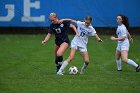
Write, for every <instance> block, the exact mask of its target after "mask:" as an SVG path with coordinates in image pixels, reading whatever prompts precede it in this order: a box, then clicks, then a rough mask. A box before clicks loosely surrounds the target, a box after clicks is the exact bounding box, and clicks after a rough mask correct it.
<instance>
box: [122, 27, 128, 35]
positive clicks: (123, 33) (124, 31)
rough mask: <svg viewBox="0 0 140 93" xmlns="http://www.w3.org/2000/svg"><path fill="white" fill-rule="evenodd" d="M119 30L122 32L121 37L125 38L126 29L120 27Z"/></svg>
mask: <svg viewBox="0 0 140 93" xmlns="http://www.w3.org/2000/svg"><path fill="white" fill-rule="evenodd" d="M121 30H122V31H121V37H127V29H126V27H125V26H124V27H122V29H121Z"/></svg>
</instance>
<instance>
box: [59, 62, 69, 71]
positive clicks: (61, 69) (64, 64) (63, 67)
mask: <svg viewBox="0 0 140 93" xmlns="http://www.w3.org/2000/svg"><path fill="white" fill-rule="evenodd" d="M68 64H69V63H68V62H67V61H64V62H63V64H62V66H61V68H60V69H59V71H58V72H63V71H64V69H65V68H66V66H67V65H68Z"/></svg>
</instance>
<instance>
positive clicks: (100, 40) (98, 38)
mask: <svg viewBox="0 0 140 93" xmlns="http://www.w3.org/2000/svg"><path fill="white" fill-rule="evenodd" d="M95 37H96V40H97V41H98V42H103V40H102V39H101V38H100V37H99V36H98V34H95Z"/></svg>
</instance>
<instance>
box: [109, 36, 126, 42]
mask: <svg viewBox="0 0 140 93" xmlns="http://www.w3.org/2000/svg"><path fill="white" fill-rule="evenodd" d="M125 38H126V37H121V38H116V37H114V36H111V37H110V39H111V40H113V41H123V40H125Z"/></svg>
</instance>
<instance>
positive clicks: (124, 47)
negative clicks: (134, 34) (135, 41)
mask: <svg viewBox="0 0 140 93" xmlns="http://www.w3.org/2000/svg"><path fill="white" fill-rule="evenodd" d="M129 46H130V45H129V43H120V44H119V43H118V45H117V50H118V51H122V50H127V51H129Z"/></svg>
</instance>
